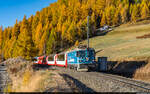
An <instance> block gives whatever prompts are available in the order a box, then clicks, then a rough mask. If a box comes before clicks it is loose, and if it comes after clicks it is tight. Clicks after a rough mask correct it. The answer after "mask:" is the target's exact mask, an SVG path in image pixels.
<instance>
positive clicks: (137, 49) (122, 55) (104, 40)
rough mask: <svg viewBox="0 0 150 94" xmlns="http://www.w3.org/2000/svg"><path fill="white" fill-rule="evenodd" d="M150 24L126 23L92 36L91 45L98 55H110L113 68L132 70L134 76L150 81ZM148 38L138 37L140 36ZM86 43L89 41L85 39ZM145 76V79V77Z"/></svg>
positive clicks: (119, 70)
mask: <svg viewBox="0 0 150 94" xmlns="http://www.w3.org/2000/svg"><path fill="white" fill-rule="evenodd" d="M147 34H150V24H142V23H137V24H133V25H131V24H126V25H122V26H119V27H117V28H115V29H114V30H113V31H111V32H109V33H107V35H105V36H97V37H93V38H90V47H93V48H95V50H96V52H97V53H96V56H102V57H103V56H105V57H108V60H109V61H116V63H115V64H114V63H113V64H112V63H110V64H112V70H115V71H116V70H117V71H118V72H120V73H121V72H128V73H129V72H132V77H133V78H135V79H139V80H145V81H150V80H149V79H147V78H150V69H149V68H150V60H149V59H148V58H149V57H150V38H149V37H147ZM145 35H146V38H137V37H139V36H141V37H145ZM82 43H83V44H86V43H87V41H86V40H85V41H83V42H82ZM143 78H144V79H143Z"/></svg>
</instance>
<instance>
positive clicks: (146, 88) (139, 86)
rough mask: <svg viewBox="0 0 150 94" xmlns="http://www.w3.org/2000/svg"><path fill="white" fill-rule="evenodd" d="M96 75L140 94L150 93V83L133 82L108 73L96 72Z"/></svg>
mask: <svg viewBox="0 0 150 94" xmlns="http://www.w3.org/2000/svg"><path fill="white" fill-rule="evenodd" d="M94 74H97V75H98V76H99V77H104V78H105V79H108V80H113V81H115V82H118V83H121V84H124V85H127V86H128V87H130V88H134V89H136V90H138V91H140V92H150V83H145V82H142V81H138V80H133V79H131V78H126V77H122V76H117V75H112V74H107V73H97V72H96V73H94ZM90 75H91V76H92V75H93V73H90Z"/></svg>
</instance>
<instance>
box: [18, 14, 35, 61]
mask: <svg viewBox="0 0 150 94" xmlns="http://www.w3.org/2000/svg"><path fill="white" fill-rule="evenodd" d="M20 31H21V33H20V35H19V37H18V40H17V48H18V53H17V54H18V56H22V57H24V58H26V59H31V57H33V56H35V53H36V49H35V48H34V44H33V41H32V33H31V31H29V24H28V21H27V19H26V16H24V18H23V21H22V24H21V29H20Z"/></svg>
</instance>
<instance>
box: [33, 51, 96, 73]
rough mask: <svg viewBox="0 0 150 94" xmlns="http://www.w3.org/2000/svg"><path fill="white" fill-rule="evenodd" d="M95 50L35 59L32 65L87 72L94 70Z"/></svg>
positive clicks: (68, 52) (70, 52) (69, 52)
mask: <svg viewBox="0 0 150 94" xmlns="http://www.w3.org/2000/svg"><path fill="white" fill-rule="evenodd" d="M95 55H96V53H95V50H94V49H93V48H84V49H79V48H77V49H74V50H71V51H67V52H64V53H59V54H54V55H51V56H40V57H35V61H34V64H39V65H41V64H42V65H50V66H60V67H66V68H70V69H75V70H77V71H89V70H91V69H95V68H96V61H95Z"/></svg>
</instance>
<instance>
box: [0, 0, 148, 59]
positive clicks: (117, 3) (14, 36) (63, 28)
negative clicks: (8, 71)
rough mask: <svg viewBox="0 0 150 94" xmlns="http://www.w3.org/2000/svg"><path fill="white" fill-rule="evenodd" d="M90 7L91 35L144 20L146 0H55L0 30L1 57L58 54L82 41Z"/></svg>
mask: <svg viewBox="0 0 150 94" xmlns="http://www.w3.org/2000/svg"><path fill="white" fill-rule="evenodd" d="M90 7H91V8H92V11H93V12H92V16H91V20H90V25H91V32H90V33H91V35H92V34H94V32H95V29H97V28H99V27H100V26H103V25H105V24H108V25H115V26H116V25H120V24H123V23H126V22H129V21H130V22H134V23H135V22H136V21H137V20H139V19H140V20H141V19H147V18H148V17H149V15H150V10H149V9H150V1H149V0H58V1H57V2H55V3H53V4H50V5H49V6H48V7H46V8H43V9H42V10H41V11H38V12H37V13H36V15H34V16H33V15H32V16H31V17H29V18H26V16H24V18H23V20H22V21H19V22H18V21H17V20H16V24H15V25H14V26H13V27H7V28H4V29H3V28H2V27H0V47H1V49H0V53H3V55H4V58H5V59H7V58H10V57H17V56H22V57H24V58H26V59H30V57H33V56H37V55H43V52H44V48H45V49H46V54H52V53H56V52H60V51H62V50H64V49H66V48H68V47H70V46H72V45H74V44H75V43H78V41H80V40H83V39H85V38H86V23H87V16H88V9H89V8H90Z"/></svg>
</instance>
